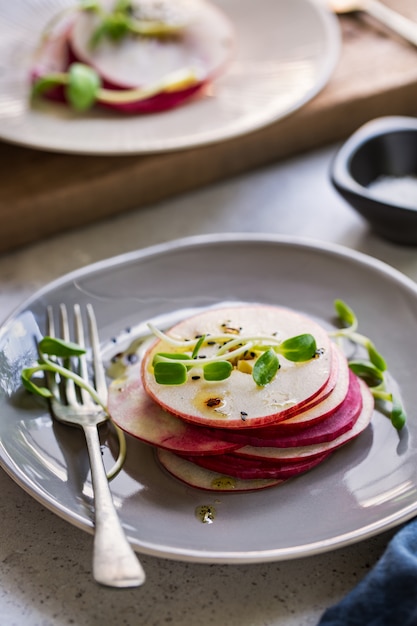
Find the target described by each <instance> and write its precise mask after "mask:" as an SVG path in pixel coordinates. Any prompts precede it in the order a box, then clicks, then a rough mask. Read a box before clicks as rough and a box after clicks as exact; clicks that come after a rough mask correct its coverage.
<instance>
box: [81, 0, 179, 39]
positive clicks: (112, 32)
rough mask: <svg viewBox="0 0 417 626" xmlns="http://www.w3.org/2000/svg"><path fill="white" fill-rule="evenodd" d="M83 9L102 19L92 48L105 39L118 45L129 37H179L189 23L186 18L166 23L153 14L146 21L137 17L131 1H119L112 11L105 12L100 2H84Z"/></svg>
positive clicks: (93, 37) (95, 32) (95, 33)
mask: <svg viewBox="0 0 417 626" xmlns="http://www.w3.org/2000/svg"><path fill="white" fill-rule="evenodd" d="M159 4H161V3H159ZM168 6H169V5H168ZM156 8H157V9H158V8H159V9H160V6H159V7H158V6H157V5H156ZM169 8H171V7H169ZM81 9H83V10H85V11H92V12H94V13H95V14H96V15H97V16H98V17H99V18H100V23H99V25H98V26H97V27H96V29H95V30H94V32H93V34H92V36H91V39H90V46H91V47H92V48H95V47H96V46H98V45H99V44H100V43H101V42H102V40H103V39H108V40H109V41H111V42H113V43H118V42H120V41H121V40H122V39H124V38H125V37H127V36H138V35H139V36H141V37H166V36H174V35H178V34H179V33H181V31H182V30H183V29H184V27H185V25H186V23H187V20H186V19H184V18H182V19H181V18H180V19H179V20H178V19H177V20H175V21H171V22H170V21H165V20H164V19H161V17H156V14H155V17H154V18H153V17H152V14H149V15H148V16H146V18H145V19H143V18H141V17H138V16H137V15H135V8H134V6H133V4H132V1H131V0H118V1H117V2H116V3H115V5H114V7H113V9H112V11H105V10H103V9H102V8H101V7H100V4H99V3H98V2H84V3H82V4H81Z"/></svg>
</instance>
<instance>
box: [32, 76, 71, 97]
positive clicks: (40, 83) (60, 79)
mask: <svg viewBox="0 0 417 626" xmlns="http://www.w3.org/2000/svg"><path fill="white" fill-rule="evenodd" d="M67 82H68V76H67V74H65V73H58V72H56V73H53V74H48V75H47V76H41V77H40V78H38V79H36V80H35V82H34V83H33V85H32V94H31V95H32V97H33V98H37V97H38V96H42V95H43V94H45V93H47V92H48V91H51V90H52V89H55V88H56V87H62V86H63V85H66V84H67Z"/></svg>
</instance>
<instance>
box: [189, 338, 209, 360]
mask: <svg viewBox="0 0 417 626" xmlns="http://www.w3.org/2000/svg"><path fill="white" fill-rule="evenodd" d="M205 339H206V336H205V335H202V336H201V337H200V338H199V340H198V341H197V343H196V344H195V346H194V350H193V353H192V355H191V358H192V359H196V358H197V356H198V353H199V352H200V348H201V346H202V345H203V343H204V341H205Z"/></svg>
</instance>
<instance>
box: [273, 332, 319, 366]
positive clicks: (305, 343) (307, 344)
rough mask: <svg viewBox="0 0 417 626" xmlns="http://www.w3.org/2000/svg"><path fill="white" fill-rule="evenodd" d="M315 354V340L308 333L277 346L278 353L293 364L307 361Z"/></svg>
mask: <svg viewBox="0 0 417 626" xmlns="http://www.w3.org/2000/svg"><path fill="white" fill-rule="evenodd" d="M316 352H317V344H316V340H315V339H314V337H313V335H310V334H309V333H305V334H303V335H297V336H296V337H291V338H290V339H286V340H285V341H283V342H282V343H281V344H280V346H279V353H280V354H282V356H284V357H285V358H286V359H288V360H289V361H295V362H301V361H308V360H309V359H312V358H313V357H314V355H315V354H316Z"/></svg>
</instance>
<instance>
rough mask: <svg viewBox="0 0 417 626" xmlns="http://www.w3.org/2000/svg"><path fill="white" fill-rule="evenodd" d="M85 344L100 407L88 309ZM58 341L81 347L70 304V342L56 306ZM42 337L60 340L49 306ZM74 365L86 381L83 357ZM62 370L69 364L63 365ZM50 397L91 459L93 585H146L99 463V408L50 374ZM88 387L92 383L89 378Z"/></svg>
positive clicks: (100, 379) (100, 378)
mask: <svg viewBox="0 0 417 626" xmlns="http://www.w3.org/2000/svg"><path fill="white" fill-rule="evenodd" d="M87 318H88V334H89V339H90V341H89V343H90V346H91V352H92V357H93V371H94V377H93V378H94V380H93V386H94V387H95V390H96V391H97V393H98V396H99V397H100V399H102V401H103V403H104V404H105V402H106V399H107V385H106V380H105V374H104V368H103V364H102V361H101V358H100V346H99V337H98V330H97V324H96V319H95V315H94V310H93V308H92V306H91V305H87ZM60 329H61V335H60V336H61V339H63V340H64V341H75V342H76V343H78V344H79V345H81V346H82V347H84V348H85V347H86V340H85V335H86V334H87V333H84V327H83V319H82V314H81V309H80V306H79V305H75V306H74V339H72V337H71V332H70V326H69V319H68V313H67V308H66V306H65V305H63V304H61V306H60ZM47 334H49V336H50V337H59V333H57V332H56V330H55V324H54V315H53V310H52V307H49V308H48V320H47ZM77 361H78V363H77V364H75V363H73V365H74V366H75V365H77V366H78V367H74V371H76V372H77V373H78V374H79V375H80V376H81V377H82V378H83V379H84V380H86V381H87V382H88V381H89V375H88V368H87V359H86V356H85V355H82V356H81V357H77ZM66 366H67V367H70V366H71V364H69V363H68V362H67V363H66ZM46 383H47V385H48V387H49V389H50V391H51V392H52V394H53V398H52V400H51V411H52V414H53V416H54V417H55V418H56V419H57V420H58V421H60V422H63V423H64V424H69V425H71V426H78V427H79V428H82V430H83V431H84V435H85V439H86V442H87V449H88V455H89V459H90V467H91V478H92V484H93V491H94V509H95V534H94V550H93V576H94V578H95V580H96V581H97V582H98V583H101V584H102V585H107V586H110V587H137V586H140V585H142V584H143V583H144V582H145V573H144V571H143V568H142V566H141V564H140V562H139V560H138V558H137V556H136V554H135V553H134V551H133V549H132V547H131V546H130V544H129V542H128V540H127V538H126V535H125V533H124V531H123V528H122V525H121V523H120V520H119V517H118V515H117V512H116V509H115V507H114V503H113V499H112V495H111V492H110V488H109V483H108V480H107V476H106V471H105V468H104V465H103V460H102V455H101V448H100V440H99V434H98V427H99V425H100V424H102V423H103V422H105V421H106V420H107V419H108V415H107V414H106V412H105V411H104V410H103V408H102V407H101V406H100V405H99V404H97V403H96V402H94V400H93V399H92V398H91V396H90V394H89V393H88V392H87V391H85V390H84V389H76V388H75V385H74V382H73V381H72V380H70V379H65V380H64V381H60V382H58V381H57V380H56V378H55V377H54V376H52V375H51V376H49V377H48V378H47V381H46ZM90 384H91V380H90Z"/></svg>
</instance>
